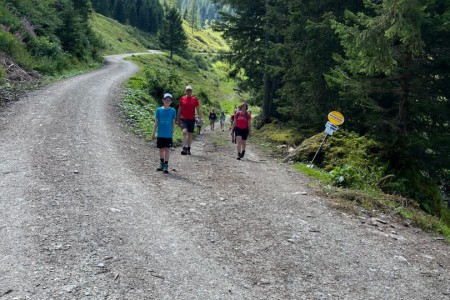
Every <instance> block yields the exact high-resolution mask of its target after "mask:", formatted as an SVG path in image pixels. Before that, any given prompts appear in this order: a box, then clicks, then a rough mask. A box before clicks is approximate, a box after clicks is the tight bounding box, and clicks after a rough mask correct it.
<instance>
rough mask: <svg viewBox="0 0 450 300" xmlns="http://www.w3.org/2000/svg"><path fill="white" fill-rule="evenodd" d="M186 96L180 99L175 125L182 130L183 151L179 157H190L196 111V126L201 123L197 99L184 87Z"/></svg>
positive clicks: (188, 87) (189, 88)
mask: <svg viewBox="0 0 450 300" xmlns="http://www.w3.org/2000/svg"><path fill="white" fill-rule="evenodd" d="M185 90H186V95H185V96H183V97H181V99H180V105H179V108H178V116H177V123H178V124H179V125H180V126H181V128H182V130H183V150H182V151H181V155H191V145H192V134H193V133H194V127H195V112H196V111H197V115H198V119H197V124H201V123H202V112H201V110H200V103H199V101H198V98H197V97H194V96H192V87H191V86H190V85H187V86H186V89H185Z"/></svg>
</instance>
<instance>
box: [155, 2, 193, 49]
mask: <svg viewBox="0 0 450 300" xmlns="http://www.w3.org/2000/svg"><path fill="white" fill-rule="evenodd" d="M159 40H160V42H161V45H163V47H164V49H167V50H169V51H170V58H172V57H173V53H182V52H183V50H184V49H185V48H186V42H187V38H186V34H185V32H184V30H183V26H182V20H181V16H180V14H179V13H178V10H177V9H176V8H174V7H173V8H171V9H169V11H168V12H167V13H166V15H165V16H164V21H163V24H162V28H161V31H160V32H159Z"/></svg>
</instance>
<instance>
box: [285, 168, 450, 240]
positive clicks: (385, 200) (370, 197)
mask: <svg viewBox="0 0 450 300" xmlns="http://www.w3.org/2000/svg"><path fill="white" fill-rule="evenodd" d="M294 168H295V169H297V170H299V171H300V172H302V173H303V174H306V175H307V176H309V177H311V178H314V179H316V180H317V181H316V183H315V184H314V188H315V189H316V190H317V191H318V192H319V194H322V195H324V196H327V197H329V198H332V199H333V201H332V205H333V207H335V208H337V209H340V210H345V211H348V212H352V213H354V214H359V213H361V211H364V212H365V213H366V214H368V215H370V216H376V215H377V214H378V213H384V214H388V215H391V216H393V217H396V218H398V219H400V220H401V219H402V220H408V221H409V222H410V223H411V224H412V225H414V226H416V227H419V228H421V229H422V230H424V231H432V232H435V233H436V234H442V236H444V238H445V239H446V240H447V241H448V242H450V227H449V226H447V225H446V224H445V223H444V222H443V221H442V220H440V219H439V218H437V217H434V216H430V215H428V214H426V213H425V212H424V211H422V210H420V209H419V207H417V206H415V205H414V204H413V203H406V202H405V199H404V198H401V197H398V196H395V195H388V194H384V193H382V192H381V191H379V190H377V189H375V188H373V187H371V186H369V185H366V186H364V187H362V188H360V189H347V188H339V187H335V186H333V182H334V181H333V178H332V177H331V175H330V174H329V173H328V172H325V171H323V170H321V169H316V168H310V167H309V166H308V165H305V164H300V163H297V164H294Z"/></svg>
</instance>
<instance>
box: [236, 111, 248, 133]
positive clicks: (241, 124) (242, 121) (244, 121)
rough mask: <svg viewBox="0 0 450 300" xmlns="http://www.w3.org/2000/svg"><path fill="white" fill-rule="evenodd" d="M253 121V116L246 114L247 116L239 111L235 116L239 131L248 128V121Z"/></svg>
mask: <svg viewBox="0 0 450 300" xmlns="http://www.w3.org/2000/svg"><path fill="white" fill-rule="evenodd" d="M251 119H252V116H251V115H250V114H249V113H248V112H246V113H245V114H243V113H241V112H240V111H238V112H237V113H235V114H234V121H235V122H236V127H237V128H239V129H246V128H248V121H250V120H251Z"/></svg>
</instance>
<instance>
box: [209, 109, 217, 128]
mask: <svg viewBox="0 0 450 300" xmlns="http://www.w3.org/2000/svg"><path fill="white" fill-rule="evenodd" d="M216 120H217V114H216V112H215V111H214V109H213V110H211V112H210V113H209V127H210V128H211V130H212V131H214V126H215V124H216Z"/></svg>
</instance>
